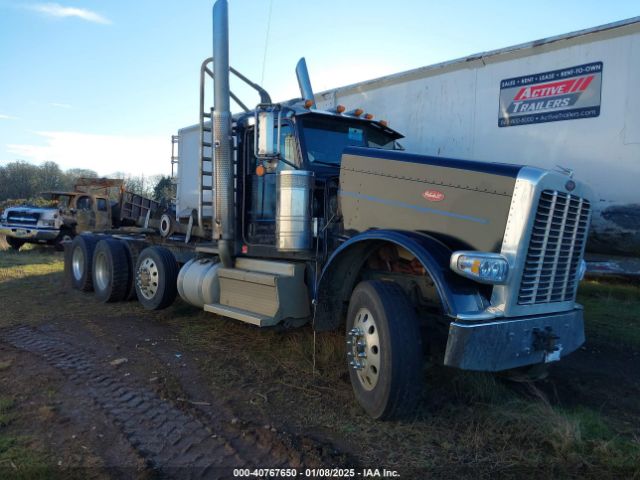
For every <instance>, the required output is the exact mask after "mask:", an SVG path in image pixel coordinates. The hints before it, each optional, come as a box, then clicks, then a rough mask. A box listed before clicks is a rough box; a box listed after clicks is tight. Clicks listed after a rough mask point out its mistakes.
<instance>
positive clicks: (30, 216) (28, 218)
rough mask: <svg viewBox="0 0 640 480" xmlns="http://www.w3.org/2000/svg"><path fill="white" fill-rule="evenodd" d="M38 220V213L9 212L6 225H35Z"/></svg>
mask: <svg viewBox="0 0 640 480" xmlns="http://www.w3.org/2000/svg"><path fill="white" fill-rule="evenodd" d="M38 220H40V214H39V213H31V212H9V213H8V215H7V223H9V224H13V225H30V226H31V225H35V224H36V223H38Z"/></svg>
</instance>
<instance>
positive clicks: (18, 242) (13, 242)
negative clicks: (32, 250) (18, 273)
mask: <svg viewBox="0 0 640 480" xmlns="http://www.w3.org/2000/svg"><path fill="white" fill-rule="evenodd" d="M6 238H7V243H8V244H9V246H10V247H11V248H12V249H13V250H15V251H16V252H17V251H18V250H20V248H21V247H22V246H23V245H24V244H25V243H27V242H25V241H24V240H22V239H20V238H15V237H6Z"/></svg>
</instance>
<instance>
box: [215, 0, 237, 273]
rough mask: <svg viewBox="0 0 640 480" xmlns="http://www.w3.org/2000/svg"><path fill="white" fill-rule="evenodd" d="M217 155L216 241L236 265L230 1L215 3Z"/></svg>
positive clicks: (226, 258) (224, 259) (222, 254)
mask: <svg viewBox="0 0 640 480" xmlns="http://www.w3.org/2000/svg"><path fill="white" fill-rule="evenodd" d="M213 73H214V77H215V81H214V92H213V101H214V108H215V110H214V112H213V143H214V144H213V155H214V162H215V163H214V188H215V216H214V222H215V225H214V232H213V238H214V240H215V239H217V240H218V250H219V254H220V259H221V261H222V264H223V265H224V266H225V267H227V268H230V267H233V255H234V249H235V242H234V239H235V235H234V229H235V215H234V213H235V206H234V197H233V155H232V153H233V149H232V138H231V109H230V89H229V9H228V3H227V0H216V2H215V3H214V5H213Z"/></svg>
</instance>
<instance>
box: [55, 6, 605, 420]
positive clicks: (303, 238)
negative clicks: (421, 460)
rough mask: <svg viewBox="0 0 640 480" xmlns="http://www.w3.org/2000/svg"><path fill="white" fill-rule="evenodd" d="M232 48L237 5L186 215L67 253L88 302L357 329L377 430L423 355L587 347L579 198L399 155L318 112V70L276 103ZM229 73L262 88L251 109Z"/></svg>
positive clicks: (381, 129) (478, 363) (181, 200)
mask: <svg viewBox="0 0 640 480" xmlns="http://www.w3.org/2000/svg"><path fill="white" fill-rule="evenodd" d="M228 38H229V37H228V5H227V1H226V0H216V2H215V4H214V6H213V57H212V58H210V59H207V60H205V61H204V62H203V64H202V65H201V68H200V122H199V124H198V126H197V128H195V129H190V130H189V131H188V132H181V133H180V134H181V135H185V134H192V133H193V132H194V131H195V132H197V136H198V142H197V145H196V146H194V145H193V144H192V143H188V142H187V143H181V142H180V135H179V136H178V144H179V147H180V145H182V146H183V147H184V148H178V152H177V154H176V155H175V158H174V162H175V163H177V179H176V183H177V198H176V208H175V213H164V214H163V215H162V216H161V217H160V219H159V224H158V226H157V227H153V226H151V225H149V224H147V225H145V227H146V228H141V229H140V230H139V231H138V232H133V231H129V232H121V231H114V232H103V233H102V234H83V235H78V236H76V237H75V238H74V240H73V242H72V244H71V245H70V246H69V248H67V249H66V255H65V257H66V259H65V265H66V268H67V271H68V275H69V278H70V280H71V282H72V284H73V286H74V287H75V288H78V289H81V290H84V291H91V290H93V291H94V292H95V294H96V295H97V296H98V297H99V298H100V299H101V300H103V301H106V302H109V301H119V300H124V299H126V298H130V297H131V296H134V295H135V296H136V297H137V299H138V300H139V301H140V303H142V305H143V306H144V307H145V308H147V309H161V308H166V307H168V306H169V305H171V304H172V303H173V301H174V300H175V299H176V297H177V296H178V295H179V296H180V297H181V298H182V300H183V301H185V302H187V303H189V304H191V305H193V306H194V307H196V308H199V309H202V310H204V311H207V312H210V313H212V314H213V315H212V319H211V321H216V317H215V316H223V317H227V318H231V319H235V320H238V321H241V322H245V323H247V324H250V325H253V326H255V327H258V328H270V327H274V326H276V325H278V326H285V327H296V326H301V325H305V324H310V325H311V328H313V329H314V331H317V332H324V331H329V330H338V329H342V331H343V332H344V341H345V345H346V349H345V351H346V356H345V362H347V365H348V368H349V375H350V379H351V384H352V387H353V391H354V394H355V397H356V399H357V401H358V402H359V403H360V405H361V406H362V407H363V408H364V410H365V411H366V412H367V413H368V414H369V415H371V416H372V417H374V418H376V419H388V418H395V417H398V416H403V415H406V414H408V413H409V412H411V411H412V410H413V409H414V408H415V406H416V404H417V402H418V399H419V398H420V395H421V392H422V388H423V384H424V373H423V365H424V362H425V358H426V357H430V358H432V359H433V360H435V361H438V362H440V363H442V364H444V365H447V366H450V367H455V368H459V369H466V370H475V371H490V372H496V371H503V370H509V369H516V368H528V367H531V366H537V365H544V364H545V363H549V362H554V361H557V360H560V359H561V358H563V357H565V356H566V355H568V354H570V353H571V352H573V351H574V350H576V349H577V348H578V347H579V346H580V345H581V344H582V343H583V342H584V326H583V314H582V307H581V306H580V305H579V304H577V303H576V290H577V288H578V283H579V281H580V280H581V278H582V276H583V275H584V270H585V264H584V260H583V256H584V250H585V245H586V242H587V234H588V228H589V223H590V219H591V214H592V203H593V196H592V194H591V192H590V190H589V188H588V187H587V186H586V185H585V184H584V183H583V182H581V181H580V180H579V179H578V178H576V177H575V176H574V175H573V174H572V173H571V172H568V171H564V170H563V171H552V170H545V169H541V168H537V167H531V166H525V165H511V164H506V163H497V162H490V161H484V162H478V161H469V160H462V159H456V158H444V157H439V156H430V155H419V154H414V153H409V152H407V151H404V150H403V148H402V146H401V145H400V143H399V141H400V140H401V139H402V134H401V133H399V132H398V131H396V130H394V129H392V128H390V127H389V125H387V124H386V123H385V122H384V121H380V120H376V119H374V118H372V116H371V115H369V114H366V113H365V112H364V111H362V110H361V109H359V108H354V109H351V110H347V109H346V108H345V107H343V106H342V105H336V106H335V107H334V108H331V109H324V110H323V109H319V108H317V105H316V103H315V101H314V99H315V98H316V97H315V95H314V93H313V89H312V87H311V81H310V78H309V74H308V71H307V68H306V62H305V61H304V59H301V60H300V62H299V63H298V65H297V68H296V74H297V78H298V82H299V85H300V93H301V98H299V99H294V100H291V101H287V102H282V103H274V102H272V101H271V98H270V96H269V94H268V92H267V91H266V90H265V89H264V88H262V87H261V86H259V85H257V84H255V83H253V82H252V81H250V80H249V79H248V78H246V77H245V76H243V75H242V74H241V73H240V72H238V71H237V70H235V69H234V68H233V67H230V66H229V41H228ZM230 75H234V76H236V77H237V78H239V79H240V80H242V81H244V82H245V83H246V84H247V85H249V86H250V87H252V88H253V89H254V90H255V91H256V92H257V95H258V97H259V102H258V104H257V106H256V107H255V108H249V107H247V105H246V104H245V103H244V102H243V101H242V100H241V99H239V98H238V97H237V96H236V95H235V94H234V93H233V92H232V91H231V90H230V88H229V78H230ZM211 79H213V81H211ZM212 83H213V99H214V105H213V107H210V106H208V105H205V93H206V90H207V88H208V87H210V86H211V84H212ZM232 101H235V102H236V103H237V105H238V108H239V110H240V111H239V112H238V113H235V114H232V113H231V102H232ZM147 223H148V222H147ZM134 292H135V293H134ZM248 334H249V333H248Z"/></svg>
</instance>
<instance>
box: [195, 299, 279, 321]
mask: <svg viewBox="0 0 640 480" xmlns="http://www.w3.org/2000/svg"><path fill="white" fill-rule="evenodd" d="M204 310H205V312H211V313H215V314H216V315H220V316H222V317H228V318H233V319H235V320H240V321H241V322H245V323H250V324H252V325H256V326H257V327H270V326H273V325H275V324H276V323H277V321H275V319H274V318H273V317H266V316H264V315H258V314H256V313H254V312H249V311H247V310H242V309H240V308H234V307H228V306H225V305H220V304H219V303H212V304H209V305H205V306H204Z"/></svg>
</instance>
